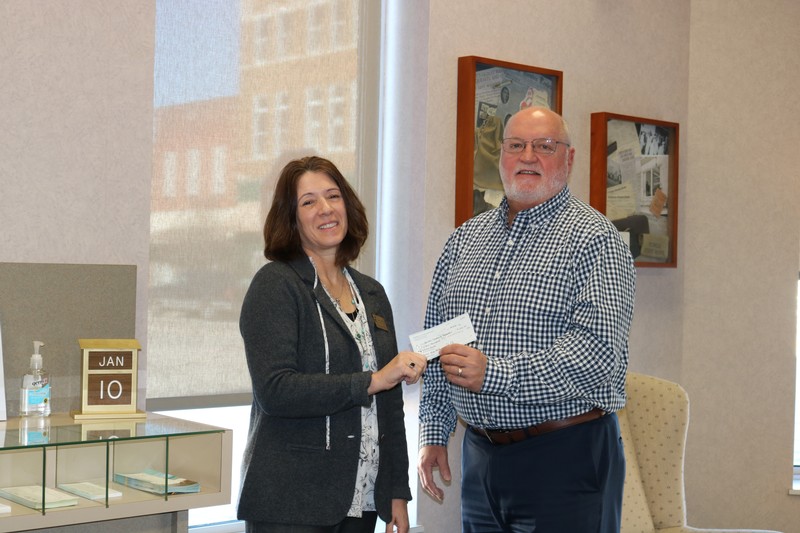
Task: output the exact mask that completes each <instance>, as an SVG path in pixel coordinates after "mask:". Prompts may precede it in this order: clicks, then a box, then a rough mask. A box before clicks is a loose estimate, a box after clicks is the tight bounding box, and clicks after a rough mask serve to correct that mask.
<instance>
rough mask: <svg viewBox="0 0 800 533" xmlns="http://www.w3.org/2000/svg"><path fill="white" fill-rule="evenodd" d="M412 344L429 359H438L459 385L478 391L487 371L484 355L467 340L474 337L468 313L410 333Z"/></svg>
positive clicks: (453, 380) (447, 376) (450, 379)
mask: <svg viewBox="0 0 800 533" xmlns="http://www.w3.org/2000/svg"><path fill="white" fill-rule="evenodd" d="M410 340H411V347H412V349H413V350H414V351H415V352H417V353H421V354H423V355H424V356H425V357H427V358H428V360H429V361H430V360H432V359H435V358H437V357H439V358H440V362H441V365H442V370H444V373H445V377H446V378H447V379H448V381H450V383H453V384H454V385H458V386H460V387H464V388H465V389H467V390H470V391H472V392H479V391H480V390H481V387H482V386H483V379H484V375H485V374H486V356H485V355H483V353H482V352H481V351H480V350H476V349H475V348H472V347H470V346H467V344H468V343H471V342H475V341H476V340H477V337H476V335H475V330H474V329H473V327H472V322H471V321H470V319H469V315H467V314H466V313H464V314H463V315H460V316H457V317H456V318H453V319H451V320H448V321H447V322H443V323H441V324H439V325H438V326H435V327H432V328H429V329H426V330H424V331H420V332H418V333H414V334H412V335H411V336H410Z"/></svg>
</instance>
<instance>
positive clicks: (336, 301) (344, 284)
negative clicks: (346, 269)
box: [322, 278, 356, 307]
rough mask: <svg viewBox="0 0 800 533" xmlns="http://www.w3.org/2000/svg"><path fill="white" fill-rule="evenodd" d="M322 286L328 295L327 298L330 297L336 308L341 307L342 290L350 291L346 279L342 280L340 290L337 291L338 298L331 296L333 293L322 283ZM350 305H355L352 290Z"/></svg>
mask: <svg viewBox="0 0 800 533" xmlns="http://www.w3.org/2000/svg"><path fill="white" fill-rule="evenodd" d="M322 286H323V287H325V291H326V292H327V293H328V296H330V297H331V299H332V300H333V301H334V302H335V303H336V305H337V306H338V307H341V306H342V298H343V296H344V290H345V288H347V289H350V282H349V281H347V278H345V279H344V282H343V283H342V288H341V289H339V297H338V298H337V297H336V296H334V295H333V291H332V290H330V289H328V287H327V286H326V285H325V284H324V283H323V284H322ZM350 303H351V304H353V305H355V304H356V301H355V298H353V291H352V290H351V291H350Z"/></svg>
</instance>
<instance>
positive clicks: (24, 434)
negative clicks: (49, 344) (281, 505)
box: [0, 413, 232, 532]
mask: <svg viewBox="0 0 800 533" xmlns="http://www.w3.org/2000/svg"><path fill="white" fill-rule="evenodd" d="M0 445H2V447H0V532H6V531H20V530H27V529H39V528H49V527H57V526H64V525H70V524H78V523H86V522H98V521H104V520H114V519H119V518H126V517H132V516H141V515H149V514H157V513H167V512H174V511H182V510H187V509H192V508H197V507H206V506H211V505H223V504H227V503H229V502H230V497H231V471H230V470H231V450H232V431H231V430H229V429H224V428H219V427H214V426H208V425H204V424H198V423H196V422H190V421H186V420H180V419H176V418H171V417H167V416H163V415H157V414H153V413H148V414H147V416H146V417H145V418H140V419H113V418H107V419H105V418H104V419H97V420H80V421H79V422H76V421H75V420H74V419H73V418H72V417H71V416H69V415H67V414H55V415H51V416H50V417H45V418H41V417H25V418H15V419H10V420H8V421H5V422H0Z"/></svg>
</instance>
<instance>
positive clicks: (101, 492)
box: [58, 481, 122, 501]
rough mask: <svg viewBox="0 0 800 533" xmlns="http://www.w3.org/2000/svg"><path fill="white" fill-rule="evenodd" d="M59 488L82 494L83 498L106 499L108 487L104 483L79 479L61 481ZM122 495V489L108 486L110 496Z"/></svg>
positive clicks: (77, 494)
mask: <svg viewBox="0 0 800 533" xmlns="http://www.w3.org/2000/svg"><path fill="white" fill-rule="evenodd" d="M58 488H59V489H61V490H65V491H67V492H70V493H72V494H75V495H76V496H80V497H81V498H86V499H87V500H94V501H105V499H106V488H105V487H103V486H102V485H98V484H96V483H91V482H89V481H79V482H77V483H59V485H58ZM120 496H122V493H121V492H120V491H118V490H114V489H112V488H111V487H109V488H108V497H109V498H119V497H120Z"/></svg>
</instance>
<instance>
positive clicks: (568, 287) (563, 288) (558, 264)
mask: <svg viewBox="0 0 800 533" xmlns="http://www.w3.org/2000/svg"><path fill="white" fill-rule="evenodd" d="M573 281H574V280H573V272H572V269H571V268H570V256H569V250H568V247H567V246H561V247H559V248H557V249H555V250H554V251H551V253H549V254H547V253H537V254H535V255H534V257H533V259H532V260H531V261H530V262H529V263H528V264H527V265H525V268H522V269H521V273H520V278H519V280H518V287H521V288H522V287H524V288H525V289H527V290H526V292H528V297H527V298H525V305H526V306H527V307H528V308H530V309H531V311H532V312H533V313H534V314H535V315H539V316H541V315H547V316H552V317H566V316H568V314H569V308H570V302H571V300H572V290H573Z"/></svg>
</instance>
